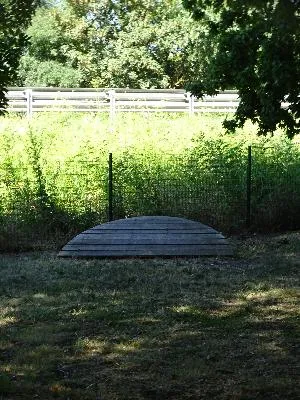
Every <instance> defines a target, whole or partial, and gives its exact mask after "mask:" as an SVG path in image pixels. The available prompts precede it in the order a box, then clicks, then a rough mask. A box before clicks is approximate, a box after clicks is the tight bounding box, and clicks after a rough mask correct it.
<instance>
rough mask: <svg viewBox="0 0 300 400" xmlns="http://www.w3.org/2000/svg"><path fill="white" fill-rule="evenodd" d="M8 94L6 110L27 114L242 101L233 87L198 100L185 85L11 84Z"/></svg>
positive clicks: (219, 107) (220, 106)
mask: <svg viewBox="0 0 300 400" xmlns="http://www.w3.org/2000/svg"><path fill="white" fill-rule="evenodd" d="M7 98H8V108H7V111H9V112H23V113H26V114H27V116H31V115H32V113H34V112H40V111H68V112H71V111H72V112H73V111H77V112H108V113H110V115H111V116H113V115H114V114H115V113H117V112H187V113H189V114H194V113H198V112H204V113H207V112H215V113H231V112H235V111H236V109H237V106H238V104H239V99H238V94H237V91H233V90H227V91H224V92H220V93H219V94H218V95H216V96H204V97H203V99H201V100H199V99H197V98H195V97H194V96H192V95H191V94H190V93H189V92H186V91H185V90H183V89H149V90H142V89H90V88H88V89H83V88H82V89H77V88H76V89H67V88H9V90H8V93H7Z"/></svg>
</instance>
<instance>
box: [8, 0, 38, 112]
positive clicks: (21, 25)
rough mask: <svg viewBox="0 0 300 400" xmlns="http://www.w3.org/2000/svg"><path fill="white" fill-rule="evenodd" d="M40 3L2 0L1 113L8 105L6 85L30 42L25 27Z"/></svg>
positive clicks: (14, 74) (12, 78)
mask: <svg viewBox="0 0 300 400" xmlns="http://www.w3.org/2000/svg"><path fill="white" fill-rule="evenodd" d="M38 3H39V1H38V0H0V18H1V25H0V114H3V112H4V110H5V107H6V106H7V99H6V96H5V93H6V91H7V90H6V87H7V85H9V84H10V83H11V82H12V81H13V80H14V79H15V77H16V72H17V69H18V65H19V60H20V57H21V55H22V53H23V50H24V48H25V47H26V45H27V43H28V37H27V36H26V33H25V29H26V27H27V26H28V24H29V23H30V19H31V17H32V15H33V13H34V10H35V8H36V7H37V5H38Z"/></svg>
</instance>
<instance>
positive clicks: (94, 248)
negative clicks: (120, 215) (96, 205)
mask: <svg viewBox="0 0 300 400" xmlns="http://www.w3.org/2000/svg"><path fill="white" fill-rule="evenodd" d="M232 255H233V251H232V248H231V246H230V245H229V243H228V242H227V240H226V239H225V238H224V236H223V235H222V234H221V233H219V232H218V231H216V230H215V229H213V228H211V227H209V226H207V225H204V224H202V223H200V222H196V221H191V220H188V219H185V218H178V217H168V216H154V217H150V216H142V217H133V218H126V219H120V220H116V221H111V222H107V223H105V224H101V225H97V226H95V227H93V228H91V229H87V230H86V231H84V232H82V233H80V234H78V235H77V236H75V237H74V238H73V239H72V240H70V241H69V242H68V243H67V244H66V245H65V246H64V247H63V248H62V250H61V251H60V252H59V254H58V256H59V257H119V258H123V257H199V256H232Z"/></svg>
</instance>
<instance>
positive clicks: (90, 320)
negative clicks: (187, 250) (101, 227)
mask: <svg viewBox="0 0 300 400" xmlns="http://www.w3.org/2000/svg"><path fill="white" fill-rule="evenodd" d="M234 242H235V243H234V244H236V245H237V248H238V250H237V254H236V256H235V257H234V258H227V259H226V258H223V259H221V258H201V259H146V260H138V259H137V260H136V259H130V260H65V259H58V258H57V257H56V253H54V252H49V251H47V252H46V251H45V252H31V253H20V254H6V255H1V257H0V399H1V400H2V399H3V400H4V399H5V400H6V399H14V400H18V399H24V400H25V399H43V400H47V399H70V400H76V399H78V400H79V399H80V400H85V399H86V400H88V399H89V400H125V399H128V400H129V399H130V400H135V399H136V400H138V399H139V400H141V399H157V400H164V399H173V400H175V399H180V400H181V399H183V400H185V399H186V400H187V399H189V400H191V399H195V400H196V399H222V400H225V399H226V400H237V399H243V400H246V399H249V400H253V399H268V400H269V399H270V400H271V399H272V400H277V399H278V400H279V399H280V400H282V399H291V400H292V399H293V400H294V399H296V398H297V397H298V396H299V394H300V390H299V389H300V387H299V380H298V378H299V370H298V374H297V362H298V360H299V354H298V356H297V343H298V342H297V328H299V320H298V319H297V318H298V317H299V310H298V308H297V300H298V301H299V292H298V288H297V285H298V283H299V281H298V277H299V275H298V270H299V266H300V232H298V233H297V232H295V233H289V234H282V235H272V236H252V237H247V238H239V239H235V240H234ZM298 306H299V304H298Z"/></svg>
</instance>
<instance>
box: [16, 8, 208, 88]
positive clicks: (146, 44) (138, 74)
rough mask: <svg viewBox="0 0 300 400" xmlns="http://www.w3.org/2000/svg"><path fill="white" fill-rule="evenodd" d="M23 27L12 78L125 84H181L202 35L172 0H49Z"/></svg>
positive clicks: (59, 83)
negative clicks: (22, 49) (23, 45)
mask: <svg viewBox="0 0 300 400" xmlns="http://www.w3.org/2000/svg"><path fill="white" fill-rule="evenodd" d="M27 33H28V35H29V36H30V37H31V40H30V44H29V46H28V49H27V52H26V54H25V55H24V56H23V57H22V60H21V66H20V69H19V81H18V82H17V83H18V84H19V85H30V86H74V87H76V86H85V87H91V86H92V87H132V88H167V87H182V86H183V85H184V83H185V82H187V80H188V79H190V78H191V77H193V76H194V72H195V71H196V65H197V66H198V67H199V59H198V57H196V52H197V53H198V54H199V50H200V47H201V46H199V45H198V44H199V43H201V41H202V37H203V36H204V35H203V32H202V27H201V26H200V27H199V26H196V25H195V24H193V20H192V18H191V16H190V15H189V13H188V12H187V11H186V10H184V8H183V6H182V4H181V1H180V0H139V1H136V0H114V1H113V0H98V1H89V0H60V1H56V2H55V0H52V5H51V0H49V2H48V5H47V7H45V6H44V7H42V8H40V9H39V10H38V11H37V13H36V15H35V16H34V18H33V20H32V24H31V26H30V27H29V28H28V31H27ZM201 48H204V47H203V46H202V47H201Z"/></svg>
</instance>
